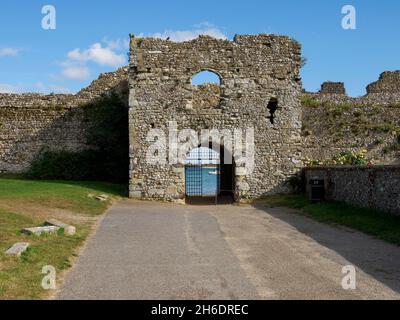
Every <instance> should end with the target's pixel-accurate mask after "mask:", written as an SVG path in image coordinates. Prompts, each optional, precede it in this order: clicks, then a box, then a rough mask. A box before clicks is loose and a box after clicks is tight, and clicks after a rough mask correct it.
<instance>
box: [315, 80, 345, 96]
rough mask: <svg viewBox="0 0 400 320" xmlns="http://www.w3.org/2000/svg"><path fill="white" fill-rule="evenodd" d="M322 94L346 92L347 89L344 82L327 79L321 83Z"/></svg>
mask: <svg viewBox="0 0 400 320" xmlns="http://www.w3.org/2000/svg"><path fill="white" fill-rule="evenodd" d="M319 92H320V93H322V94H346V89H345V87H344V83H343V82H331V81H327V82H324V83H323V84H322V85H321V90H320V91H319Z"/></svg>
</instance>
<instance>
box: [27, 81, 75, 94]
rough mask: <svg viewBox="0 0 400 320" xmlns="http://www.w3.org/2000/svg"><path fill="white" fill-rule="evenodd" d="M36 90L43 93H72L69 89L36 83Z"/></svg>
mask: <svg viewBox="0 0 400 320" xmlns="http://www.w3.org/2000/svg"><path fill="white" fill-rule="evenodd" d="M34 87H35V89H36V90H37V91H38V92H41V93H49V92H53V93H70V92H71V91H70V90H69V89H68V88H65V87H62V86H58V85H55V84H50V85H46V84H45V83H43V82H36V83H35V84H34Z"/></svg>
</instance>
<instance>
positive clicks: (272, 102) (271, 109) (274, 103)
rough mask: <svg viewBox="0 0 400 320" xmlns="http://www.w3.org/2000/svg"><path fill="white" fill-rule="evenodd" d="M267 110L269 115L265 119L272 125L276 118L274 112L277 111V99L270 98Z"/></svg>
mask: <svg viewBox="0 0 400 320" xmlns="http://www.w3.org/2000/svg"><path fill="white" fill-rule="evenodd" d="M267 109H268V111H269V113H270V115H269V116H268V117H267V118H268V119H269V121H271V124H274V122H275V121H274V119H275V118H276V116H275V111H276V110H277V109H278V99H276V98H271V99H270V100H269V102H268V105H267Z"/></svg>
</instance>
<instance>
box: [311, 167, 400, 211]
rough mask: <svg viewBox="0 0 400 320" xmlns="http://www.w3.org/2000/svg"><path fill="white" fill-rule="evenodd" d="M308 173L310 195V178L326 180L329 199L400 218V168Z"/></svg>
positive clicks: (355, 168)
mask: <svg viewBox="0 0 400 320" xmlns="http://www.w3.org/2000/svg"><path fill="white" fill-rule="evenodd" d="M304 172H305V176H306V182H307V191H308V192H310V184H309V181H310V179H311V178H322V179H324V182H325V192H326V199H327V200H334V201H343V202H346V203H349V204H352V205H355V206H359V207H364V208H371V209H376V210H379V211H382V212H387V213H391V214H394V215H398V216H400V166H375V167H371V168H369V167H320V168H305V169H304Z"/></svg>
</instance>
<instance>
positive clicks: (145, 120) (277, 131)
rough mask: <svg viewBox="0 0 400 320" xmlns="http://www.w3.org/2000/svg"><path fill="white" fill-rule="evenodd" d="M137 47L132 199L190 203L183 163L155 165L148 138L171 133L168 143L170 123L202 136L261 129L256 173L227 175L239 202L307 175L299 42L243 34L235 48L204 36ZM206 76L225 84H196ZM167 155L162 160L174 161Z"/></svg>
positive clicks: (235, 170)
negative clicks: (303, 169)
mask: <svg viewBox="0 0 400 320" xmlns="http://www.w3.org/2000/svg"><path fill="white" fill-rule="evenodd" d="M130 40H131V45H130V66H129V90H130V92H129V132H130V186H129V193H130V196H131V197H134V198H141V199H163V200H178V199H183V198H184V197H185V164H184V163H175V164H173V165H171V164H170V163H168V162H167V163H149V161H148V151H149V149H150V148H151V146H152V145H153V144H154V142H155V141H156V140H157V138H155V140H152V139H149V132H150V131H151V130H152V129H155V130H158V131H159V132H164V133H165V140H168V139H169V136H168V133H169V131H170V126H169V124H170V123H171V122H172V123H176V126H177V130H183V129H192V130H194V132H196V133H199V134H200V131H201V130H203V129H209V130H212V129H218V130H219V131H221V130H230V131H234V130H235V129H241V130H243V131H245V130H246V129H247V128H251V129H253V130H254V135H253V137H254V170H253V171H252V172H251V173H248V172H246V170H243V167H240V166H239V165H237V164H235V162H233V164H232V168H231V169H232V170H221V175H223V174H224V172H228V171H230V172H231V173H229V174H228V173H226V175H227V176H225V177H223V176H221V181H222V180H223V181H224V183H225V184H226V185H227V186H228V188H231V191H232V194H233V196H234V198H235V199H236V200H242V199H246V198H252V197H257V196H261V195H265V194H274V193H280V192H288V191H289V190H290V188H291V187H290V184H289V183H288V180H289V179H290V177H291V176H293V175H295V174H296V173H297V172H298V171H299V170H300V168H301V137H300V135H301V106H300V95H301V79H300V76H299V70H300V66H301V52H300V51H301V48H300V45H299V43H297V42H296V41H294V40H292V39H290V38H289V37H286V36H276V35H264V34H261V35H237V36H235V38H234V39H233V41H229V40H217V39H213V38H211V37H208V36H200V37H199V38H197V39H195V40H192V41H188V42H182V43H175V42H171V41H168V40H161V39H152V38H137V37H135V36H134V35H131V39H130ZM203 70H208V71H211V72H213V73H215V74H217V75H218V77H219V79H220V85H219V86H218V85H203V86H195V85H193V84H192V81H191V80H192V77H193V76H194V75H196V74H197V73H199V72H201V71H203ZM161 138H164V137H158V139H161ZM178 143H179V141H178ZM218 143H219V145H220V150H221V155H222V154H223V153H224V150H225V153H226V149H225V144H226V142H225V140H224V141H219V142H218ZM195 147H196V146H193V148H195ZM168 149H169V148H168V146H166V147H165V150H162V153H163V154H164V155H167V156H168V154H169V151H170V150H168ZM245 151H246V150H243V152H245ZM158 156H159V155H158ZM221 163H223V161H222V160H221ZM229 180H230V181H229Z"/></svg>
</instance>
